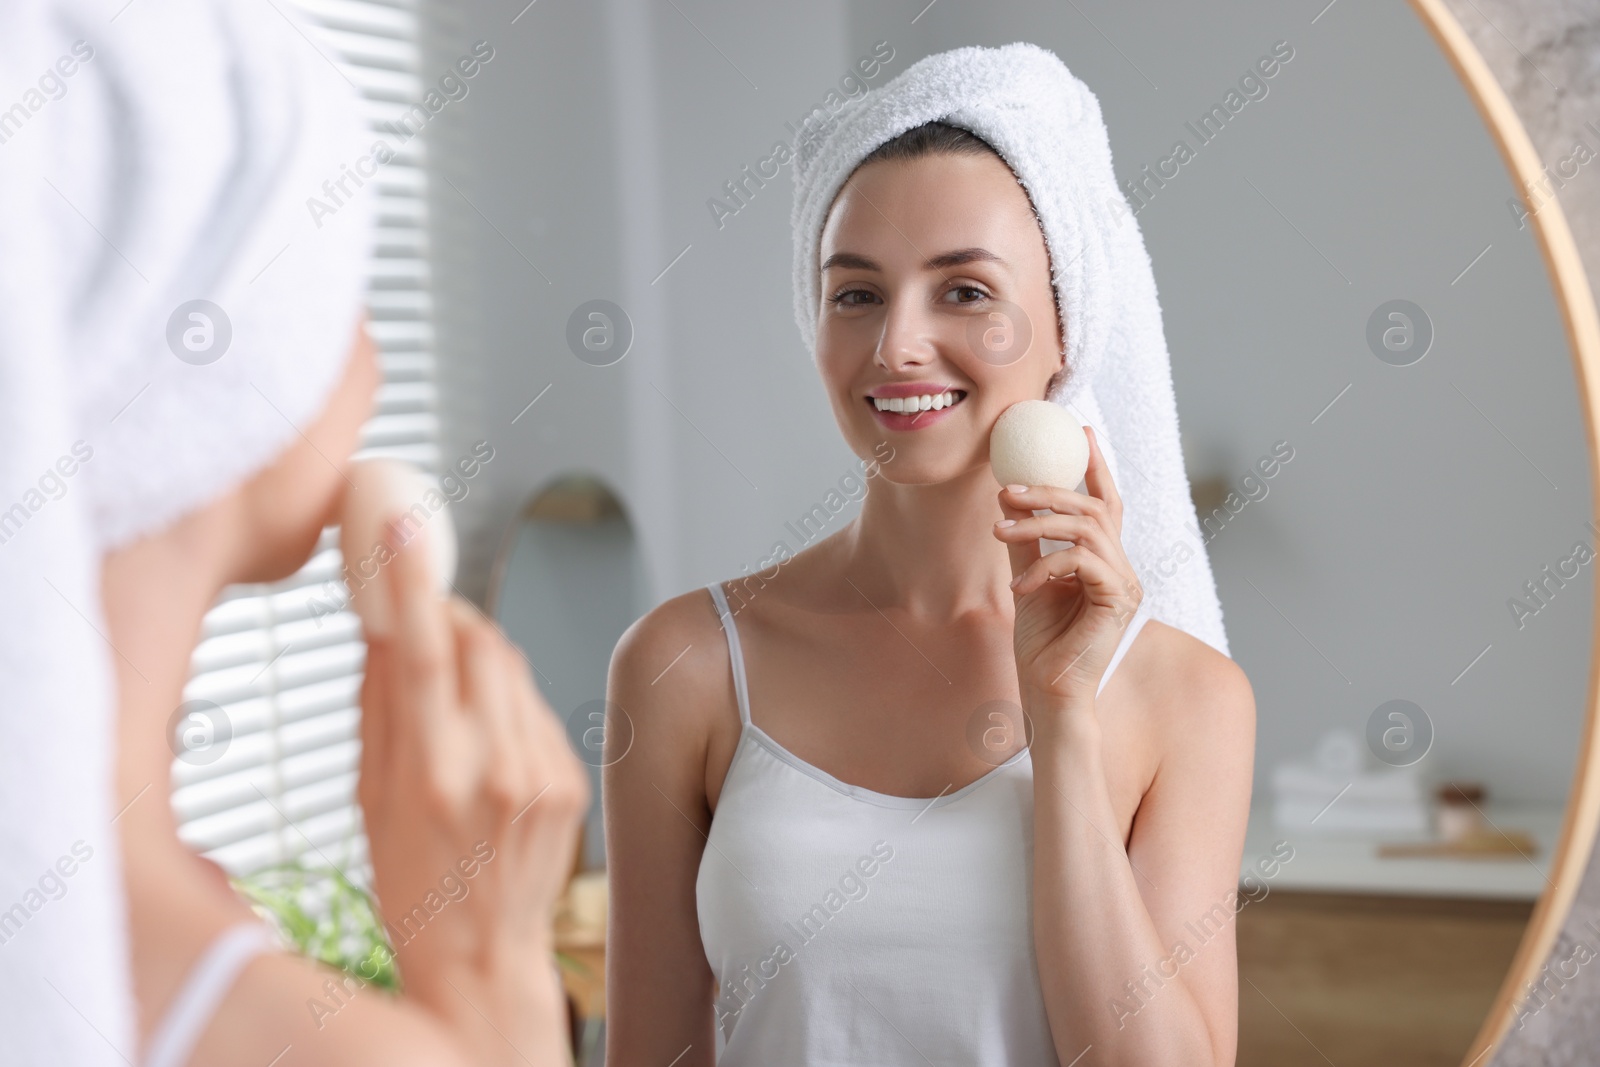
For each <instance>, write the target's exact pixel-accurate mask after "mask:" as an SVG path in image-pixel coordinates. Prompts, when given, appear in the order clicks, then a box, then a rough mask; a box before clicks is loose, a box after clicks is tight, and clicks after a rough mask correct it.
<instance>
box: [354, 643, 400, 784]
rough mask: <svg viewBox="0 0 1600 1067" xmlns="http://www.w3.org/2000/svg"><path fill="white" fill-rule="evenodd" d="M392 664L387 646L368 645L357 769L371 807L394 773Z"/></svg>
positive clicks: (363, 682)
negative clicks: (389, 713) (391, 697)
mask: <svg viewBox="0 0 1600 1067" xmlns="http://www.w3.org/2000/svg"><path fill="white" fill-rule="evenodd" d="M391 669H392V668H391V667H390V664H389V661H388V657H387V653H386V650H385V646H384V645H383V643H382V642H374V643H372V644H369V645H368V646H367V661H366V666H365V670H364V674H363V677H362V679H361V761H360V766H359V770H358V772H357V778H356V781H357V786H356V788H357V792H358V793H359V794H360V798H359V799H360V801H361V806H362V808H364V809H366V810H368V811H370V810H372V809H373V808H374V807H375V806H376V804H377V798H378V786H379V784H380V783H381V782H382V780H383V776H384V775H385V774H388V773H391V768H390V766H389V761H390V759H391V758H392V757H391V754H390V749H389V744H390V737H389V733H390V723H389V716H388V709H389V687H388V678H389V671H390V670H391Z"/></svg>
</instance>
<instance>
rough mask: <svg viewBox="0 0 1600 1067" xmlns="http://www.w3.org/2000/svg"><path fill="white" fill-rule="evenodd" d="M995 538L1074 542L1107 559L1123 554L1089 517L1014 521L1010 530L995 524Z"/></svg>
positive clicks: (1037, 517)
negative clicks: (1046, 539) (1045, 539)
mask: <svg viewBox="0 0 1600 1067" xmlns="http://www.w3.org/2000/svg"><path fill="white" fill-rule="evenodd" d="M1002 521H1004V520H1002ZM994 535H995V536H996V537H997V538H999V539H1000V540H1002V541H1004V542H1006V543H1007V544H1015V543H1018V542H1022V541H1034V542H1037V541H1038V540H1039V539H1040V538H1041V537H1042V538H1048V539H1049V540H1051V541H1071V542H1072V543H1073V544H1078V545H1087V546H1089V548H1091V549H1093V550H1094V552H1095V554H1096V555H1099V556H1101V557H1103V558H1105V559H1115V558H1117V556H1118V555H1119V553H1120V550H1121V546H1120V545H1116V546H1115V549H1113V546H1112V544H1111V543H1110V542H1108V541H1107V539H1106V534H1105V530H1104V528H1103V527H1101V525H1100V524H1099V523H1098V522H1096V521H1094V520H1093V519H1091V518H1089V517H1088V516H1087V515H1057V514H1055V513H1051V514H1048V515H1030V516H1028V517H1027V518H1024V519H1017V520H1015V521H1013V522H1012V524H1011V525H1010V526H1002V525H1000V524H999V523H996V524H995V528H994ZM1029 562H1030V563H1031V562H1032V561H1031V560H1030V561H1029Z"/></svg>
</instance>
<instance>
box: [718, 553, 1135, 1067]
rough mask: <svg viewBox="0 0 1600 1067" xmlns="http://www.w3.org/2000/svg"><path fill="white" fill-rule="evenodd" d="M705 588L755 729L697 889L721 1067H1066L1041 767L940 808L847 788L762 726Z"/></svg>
mask: <svg viewBox="0 0 1600 1067" xmlns="http://www.w3.org/2000/svg"><path fill="white" fill-rule="evenodd" d="M707 589H708V590H709V591H710V593H711V597H712V600H713V601H714V602H715V604H716V608H717V613H718V615H719V616H720V617H721V619H722V628H723V630H724V632H725V633H726V634H727V638H728V652H729V656H730V658H731V659H732V662H733V683H734V692H735V693H736V695H737V697H738V703H739V719H740V722H741V724H742V728H741V731H740V736H739V743H738V746H737V747H736V748H735V750H734V754H733V760H732V762H731V763H730V764H729V766H728V773H727V777H726V778H725V779H724V782H723V786H722V793H721V796H720V798H719V799H718V801H717V809H716V812H715V814H714V816H713V818H712V820H711V830H710V833H709V834H708V835H707V841H706V848H705V852H704V854H703V855H702V857H701V860H700V867H699V871H698V873H697V877H696V882H695V896H696V908H697V911H698V914H699V920H700V937H701V942H702V943H703V945H704V946H705V952H706V959H707V960H708V961H709V962H710V964H711V970H712V973H713V974H714V975H715V976H716V980H717V995H716V1007H715V1011H716V1018H717V1025H716V1041H717V1049H716V1058H717V1063H718V1064H719V1067H740V1065H744V1064H759V1065H761V1067H785V1065H790V1064H793V1065H800V1064H804V1065H807V1067H845V1065H850V1067H855V1065H859V1064H863V1063H870V1064H874V1065H877V1067H901V1065H904V1067H929V1065H930V1064H938V1065H941V1067H942V1065H944V1064H961V1065H963V1067H1002V1065H1004V1067H1035V1065H1037V1067H1060V1062H1059V1060H1058V1059H1057V1057H1056V1053H1055V1046H1054V1044H1053V1042H1052V1041H1051V1037H1050V1024H1049V1020H1048V1019H1047V1018H1046V1016H1045V1010H1044V1001H1043V998H1042V996H1041V993H1040V989H1039V972H1038V966H1037V962H1036V959H1035V956H1034V947H1033V926H1032V886H1033V764H1032V762H1031V760H1030V757H1029V753H1028V750H1027V749H1025V748H1024V749H1022V750H1021V751H1019V752H1018V753H1017V754H1016V755H1015V756H1013V757H1011V758H1010V759H1008V760H1007V761H1006V762H1004V763H1002V764H1000V765H999V766H997V767H995V768H994V770H992V771H990V772H989V773H987V774H985V775H984V776H983V777H981V778H979V779H978V780H976V781H974V782H972V783H970V784H968V785H966V786H965V787H963V788H961V789H957V790H955V791H954V792H950V793H944V794H942V795H940V796H938V797H901V796H891V795H889V794H886V793H878V792H875V791H873V790H871V789H864V788H862V787H860V786H854V785H849V784H847V783H845V782H841V781H840V780H839V779H837V778H835V777H833V776H832V775H831V774H828V773H827V772H826V771H823V770H822V769H820V768H818V767H815V766H813V765H811V764H810V763H807V762H806V761H805V760H802V759H801V758H800V757H798V756H796V755H794V754H793V753H792V752H790V751H789V750H788V749H786V748H784V747H783V746H782V745H780V744H779V743H778V742H777V741H775V740H773V738H772V737H770V736H769V735H768V734H767V733H766V732H765V731H764V730H762V729H761V727H760V726H758V725H756V724H755V723H754V722H752V721H751V720H750V701H749V695H748V690H747V686H746V682H745V671H744V657H743V653H742V652H741V650H740V646H739V634H738V630H737V628H736V626H735V624H734V619H733V614H732V613H731V612H730V611H729V608H728V600H727V597H726V595H725V594H724V593H723V590H722V585H721V583H713V584H711V585H709V586H707ZM1146 617H1147V616H1146V615H1145V614H1143V612H1142V611H1141V612H1139V613H1136V614H1135V616H1134V618H1133V620H1132V621H1131V622H1130V623H1129V624H1128V626H1127V627H1126V628H1125V629H1124V631H1123V634H1122V638H1121V640H1120V641H1119V642H1118V645H1117V649H1116V651H1115V653H1114V654H1113V655H1112V658H1111V662H1110V664H1109V665H1108V666H1107V667H1106V672H1105V675H1104V677H1103V678H1102V679H1101V681H1100V689H1101V690H1104V689H1105V685H1106V682H1107V681H1108V680H1109V679H1110V677H1111V673H1112V672H1113V671H1115V670H1116V668H1117V665H1118V664H1119V663H1120V662H1121V661H1122V658H1123V656H1124V655H1125V654H1126V652H1127V651H1128V648H1129V646H1131V645H1132V644H1133V640H1134V638H1135V637H1137V636H1138V634H1139V631H1140V629H1142V628H1143V626H1144V622H1145V620H1146Z"/></svg>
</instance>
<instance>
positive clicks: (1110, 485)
mask: <svg viewBox="0 0 1600 1067" xmlns="http://www.w3.org/2000/svg"><path fill="white" fill-rule="evenodd" d="M1083 433H1084V436H1085V437H1087V438H1088V439H1089V469H1088V470H1087V471H1086V472H1085V473H1084V476H1083V484H1084V488H1086V489H1088V490H1089V492H1090V494H1091V495H1093V496H1094V497H1096V498H1098V499H1100V500H1103V501H1105V505H1106V511H1107V514H1108V517H1109V518H1110V520H1111V530H1112V532H1113V533H1115V534H1117V535H1118V536H1121V534H1122V494H1121V493H1119V492H1117V486H1116V483H1115V482H1113V481H1112V480H1111V468H1110V467H1109V466H1108V465H1107V464H1106V456H1105V453H1104V452H1102V451H1101V450H1100V437H1099V435H1098V434H1096V433H1095V432H1094V427H1092V426H1085V427H1084V428H1083Z"/></svg>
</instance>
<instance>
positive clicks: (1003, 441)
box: [989, 400, 1089, 489]
mask: <svg viewBox="0 0 1600 1067" xmlns="http://www.w3.org/2000/svg"><path fill="white" fill-rule="evenodd" d="M989 467H990V469H991V470H993V471H994V476H995V479H996V480H998V481H999V483H1000V484H1001V485H1053V486H1057V487H1058V488H1061V489H1076V488H1077V487H1078V484H1079V483H1080V482H1082V481H1083V475H1084V472H1085V471H1087V470H1088V469H1089V438H1088V435H1087V434H1085V433H1084V432H1083V427H1082V426H1080V425H1079V424H1078V420H1077V419H1075V418H1074V417H1073V416H1072V413H1071V412H1069V411H1068V410H1067V409H1066V408H1064V407H1062V406H1061V405H1059V404H1053V403H1051V402H1050V401H1048V400H1023V401H1020V402H1018V403H1015V404H1012V405H1011V406H1010V407H1008V408H1006V409H1005V411H1003V412H1002V413H1001V414H1000V417H999V418H998V419H996V420H995V423H994V429H993V430H991V431H990V432H989Z"/></svg>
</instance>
